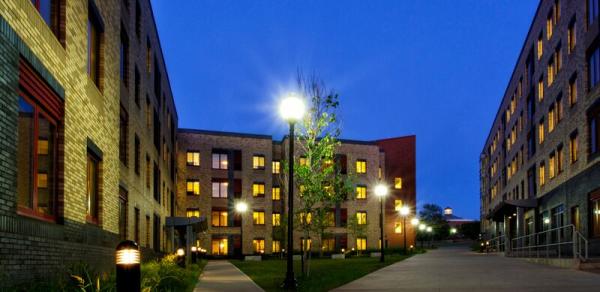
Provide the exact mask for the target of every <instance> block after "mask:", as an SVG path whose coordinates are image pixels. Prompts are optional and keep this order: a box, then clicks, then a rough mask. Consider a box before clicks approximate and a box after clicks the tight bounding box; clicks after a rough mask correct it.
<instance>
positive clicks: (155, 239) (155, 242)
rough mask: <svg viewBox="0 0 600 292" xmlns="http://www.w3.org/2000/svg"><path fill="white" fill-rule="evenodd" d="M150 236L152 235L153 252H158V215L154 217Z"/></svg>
mask: <svg viewBox="0 0 600 292" xmlns="http://www.w3.org/2000/svg"><path fill="white" fill-rule="evenodd" d="M152 227H153V228H152V231H153V232H152V234H153V239H152V241H153V246H152V247H154V251H155V252H160V217H159V216H158V215H154V224H153V226H152Z"/></svg>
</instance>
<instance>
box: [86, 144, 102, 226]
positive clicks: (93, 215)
mask: <svg viewBox="0 0 600 292" xmlns="http://www.w3.org/2000/svg"><path fill="white" fill-rule="evenodd" d="M99 185H100V158H99V157H97V156H96V155H95V154H94V153H92V152H91V151H88V155H87V176H86V200H85V202H86V209H85V210H86V219H87V221H88V222H91V223H96V224H98V222H99V221H98V215H99V214H100V210H99V209H100V206H99V202H100V187H99Z"/></svg>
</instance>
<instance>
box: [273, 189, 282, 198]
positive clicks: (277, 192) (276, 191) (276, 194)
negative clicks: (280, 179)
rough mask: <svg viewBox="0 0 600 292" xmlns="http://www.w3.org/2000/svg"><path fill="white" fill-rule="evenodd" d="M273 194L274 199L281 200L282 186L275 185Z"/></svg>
mask: <svg viewBox="0 0 600 292" xmlns="http://www.w3.org/2000/svg"><path fill="white" fill-rule="evenodd" d="M272 195H273V197H272V199H273V201H279V200H281V188H280V187H273V191H272Z"/></svg>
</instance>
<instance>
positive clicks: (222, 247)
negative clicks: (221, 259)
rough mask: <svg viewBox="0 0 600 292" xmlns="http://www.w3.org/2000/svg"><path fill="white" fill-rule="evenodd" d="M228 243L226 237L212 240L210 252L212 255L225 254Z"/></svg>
mask: <svg viewBox="0 0 600 292" xmlns="http://www.w3.org/2000/svg"><path fill="white" fill-rule="evenodd" d="M227 250H228V244H227V238H219V239H213V240H212V254H213V255H227Z"/></svg>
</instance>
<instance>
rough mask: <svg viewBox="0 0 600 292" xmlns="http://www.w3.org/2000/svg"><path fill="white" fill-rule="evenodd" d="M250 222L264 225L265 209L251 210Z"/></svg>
mask: <svg viewBox="0 0 600 292" xmlns="http://www.w3.org/2000/svg"><path fill="white" fill-rule="evenodd" d="M252 222H253V223H254V225H265V211H254V212H252Z"/></svg>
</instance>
